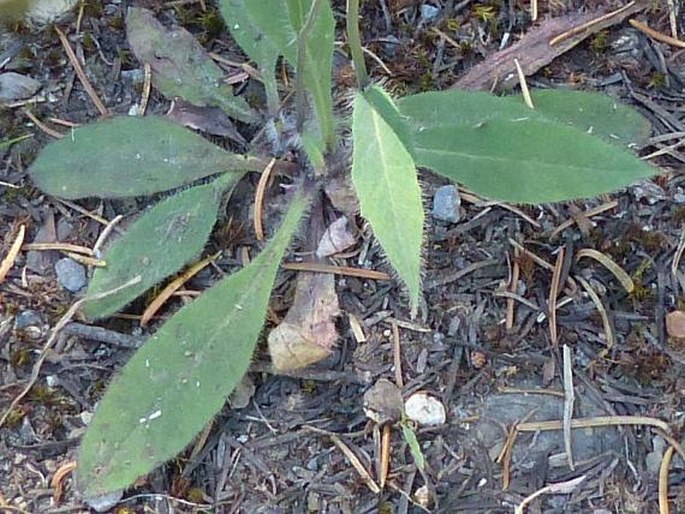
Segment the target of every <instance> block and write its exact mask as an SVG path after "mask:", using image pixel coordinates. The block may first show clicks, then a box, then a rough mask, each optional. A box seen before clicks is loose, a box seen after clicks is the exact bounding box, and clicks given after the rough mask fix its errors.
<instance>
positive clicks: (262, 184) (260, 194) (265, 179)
mask: <svg viewBox="0 0 685 514" xmlns="http://www.w3.org/2000/svg"><path fill="white" fill-rule="evenodd" d="M274 164H276V159H271V160H270V161H269V164H267V165H266V168H264V171H263V172H262V175H261V176H260V177H259V183H258V184H257V190H256V191H255V195H254V231H255V234H256V236H257V241H264V225H263V218H262V209H263V207H264V193H265V192H266V186H267V184H268V183H269V178H270V177H271V170H272V169H273V167H274Z"/></svg>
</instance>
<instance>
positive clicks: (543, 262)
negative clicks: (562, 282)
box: [508, 238, 578, 291]
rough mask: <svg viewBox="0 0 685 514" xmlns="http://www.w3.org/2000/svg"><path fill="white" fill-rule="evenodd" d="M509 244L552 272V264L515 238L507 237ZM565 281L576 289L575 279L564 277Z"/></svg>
mask: <svg viewBox="0 0 685 514" xmlns="http://www.w3.org/2000/svg"><path fill="white" fill-rule="evenodd" d="M508 241H509V244H510V245H511V246H513V247H514V248H518V249H519V250H521V253H522V254H523V255H525V256H526V257H529V258H530V259H531V260H532V261H533V262H534V263H535V264H537V265H538V266H540V267H542V268H543V269H546V270H547V271H551V272H552V273H554V266H552V265H551V264H550V263H549V262H547V261H546V260H545V259H543V258H542V257H540V256H539V255H537V254H535V253H533V252H531V251H530V250H528V249H527V248H525V247H524V246H523V245H522V244H521V243H519V242H518V241H516V240H515V239H512V238H509V239H508ZM566 283H567V284H568V285H569V287H571V288H572V289H573V290H574V291H575V290H576V289H578V284H576V281H575V280H573V279H572V278H571V277H570V276H569V277H566Z"/></svg>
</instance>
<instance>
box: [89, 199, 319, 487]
mask: <svg viewBox="0 0 685 514" xmlns="http://www.w3.org/2000/svg"><path fill="white" fill-rule="evenodd" d="M310 198H311V196H309V195H304V194H300V195H297V196H296V197H295V198H294V199H293V201H292V202H291V205H290V207H289V209H288V212H287V213H286V215H285V218H284V220H283V222H282V224H281V227H280V228H279V230H278V232H277V233H276V235H275V236H274V238H273V239H272V241H271V242H270V243H269V244H268V245H267V247H266V248H265V249H264V251H263V252H262V253H261V254H260V255H259V256H257V258H255V260H254V261H252V263H251V264H250V265H248V266H247V267H245V268H244V269H242V270H241V271H239V272H237V273H235V274H233V275H231V276H229V277H226V278H224V279H222V280H221V281H220V282H218V283H217V284H216V285H214V286H213V287H211V288H210V289H209V290H207V291H206V292H205V293H204V294H203V295H202V296H200V297H199V298H198V299H197V300H195V301H194V302H192V303H191V304H189V305H187V306H186V307H183V308H182V309H181V310H179V311H178V312H177V313H176V314H175V315H174V316H173V317H172V318H171V319H169V320H168V321H167V322H166V323H165V324H164V325H163V326H162V327H161V328H160V330H159V331H158V332H157V333H156V334H155V335H154V336H152V337H151V338H150V339H148V340H147V342H146V343H145V344H144V345H143V346H142V347H141V348H140V349H139V350H138V351H137V352H136V354H135V355H134V356H133V357H132V358H131V360H130V361H129V362H128V363H127V364H126V366H124V368H123V369H122V371H121V373H120V374H119V376H117V377H116V378H115V379H114V381H113V382H112V383H111V385H110V386H109V388H108V389H107V391H106V393H105V396H104V397H103V399H102V400H101V401H100V404H99V406H98V408H97V410H96V412H95V416H94V418H93V420H92V422H91V424H90V426H89V427H88V430H87V432H86V434H85V436H84V438H83V442H82V445H81V451H80V455H79V462H78V476H77V485H78V488H79V489H80V490H81V491H82V492H83V493H84V494H86V495H88V496H91V495H100V494H104V493H107V492H110V491H114V490H117V489H122V488H125V487H127V486H129V485H130V484H132V483H133V482H134V481H135V480H136V479H137V478H138V477H139V476H141V475H144V474H145V473H148V472H150V471H151V470H152V469H153V468H155V467H156V466H157V465H159V464H161V463H163V462H164V461H166V460H168V459H170V458H172V457H173V456H174V455H176V454H177V453H178V452H180V451H181V450H182V449H183V448H184V447H185V446H186V445H187V444H188V443H189V442H190V441H191V440H192V438H193V437H195V435H197V433H198V432H200V430H202V428H203V427H204V426H205V425H206V424H207V422H208V421H209V420H210V419H211V418H212V416H214V415H215V414H216V413H217V412H218V411H219V409H221V407H222V405H223V404H224V401H225V399H226V397H227V396H228V394H230V392H231V391H232V390H233V388H234V387H235V385H236V384H237V383H238V382H239V381H240V379H241V378H242V377H243V375H244V374H245V372H246V371H247V368H248V366H249V363H250V359H251V357H252V352H253V350H254V347H255V344H256V342H257V338H258V337H259V333H260V332H261V329H262V324H263V322H264V316H265V313H266V309H267V305H268V301H269V296H270V293H271V287H272V286H273V283H274V280H275V278H276V272H277V270H278V266H279V263H280V261H281V259H282V257H283V254H284V252H285V250H286V248H287V247H288V244H289V243H290V239H291V237H292V235H293V233H294V232H295V230H296V229H297V226H298V224H299V220H300V218H301V217H302V215H303V214H304V212H305V210H306V209H307V207H308V205H309V202H310Z"/></svg>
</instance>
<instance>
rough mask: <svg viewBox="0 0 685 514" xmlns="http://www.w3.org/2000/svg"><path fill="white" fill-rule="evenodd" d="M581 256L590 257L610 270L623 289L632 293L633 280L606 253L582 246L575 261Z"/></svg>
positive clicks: (633, 287)
mask: <svg viewBox="0 0 685 514" xmlns="http://www.w3.org/2000/svg"><path fill="white" fill-rule="evenodd" d="M583 257H590V258H591V259H594V260H596V261H597V262H599V263H600V264H601V265H602V266H604V267H605V268H606V269H608V270H609V271H611V273H612V274H613V275H614V276H615V277H616V278H617V279H618V281H619V282H620V283H621V285H622V286H623V289H625V290H626V292H627V293H632V292H633V290H634V289H635V283H634V282H633V279H632V278H630V275H628V273H626V272H625V271H623V268H621V266H619V265H618V264H616V262H614V260H613V259H612V258H611V257H609V256H608V255H605V254H603V253H601V252H598V251H597V250H593V249H592V248H583V249H582V250H579V251H578V254H577V255H576V262H578V261H579V260H580V259H582V258H583Z"/></svg>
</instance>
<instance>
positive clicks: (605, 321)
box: [576, 276, 614, 350]
mask: <svg viewBox="0 0 685 514" xmlns="http://www.w3.org/2000/svg"><path fill="white" fill-rule="evenodd" d="M576 280H577V281H578V282H580V285H581V286H583V289H585V292H586V293H587V294H588V296H589V297H590V299H591V300H592V303H594V304H595V307H596V308H597V311H598V312H599V315H600V317H601V318H602V325H603V326H604V335H605V337H606V340H607V349H609V350H611V349H612V348H613V347H614V330H613V328H612V327H611V323H610V322H609V315H608V314H607V311H606V309H605V308H604V304H603V303H602V300H601V299H600V298H599V296H598V295H597V293H596V292H595V290H594V289H592V286H591V285H590V284H589V283H588V281H587V280H585V279H584V278H583V277H581V276H577V277H576Z"/></svg>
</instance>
